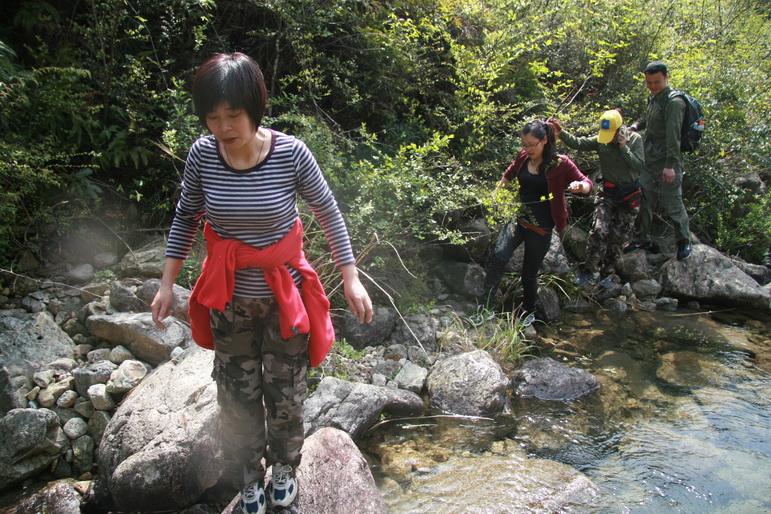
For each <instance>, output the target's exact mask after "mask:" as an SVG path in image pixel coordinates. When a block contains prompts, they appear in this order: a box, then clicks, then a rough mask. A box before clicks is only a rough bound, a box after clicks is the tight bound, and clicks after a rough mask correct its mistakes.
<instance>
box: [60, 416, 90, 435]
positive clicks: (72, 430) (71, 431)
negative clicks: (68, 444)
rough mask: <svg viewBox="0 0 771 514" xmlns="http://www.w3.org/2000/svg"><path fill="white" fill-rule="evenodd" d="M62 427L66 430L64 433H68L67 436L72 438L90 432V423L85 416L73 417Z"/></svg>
mask: <svg viewBox="0 0 771 514" xmlns="http://www.w3.org/2000/svg"><path fill="white" fill-rule="evenodd" d="M62 429H63V430H64V433H65V434H67V437H69V438H70V439H77V438H78V437H82V436H84V435H86V433H87V432H88V423H86V422H85V421H84V420H83V418H72V419H71V420H69V421H68V422H67V423H65V424H64V426H63V427H62Z"/></svg>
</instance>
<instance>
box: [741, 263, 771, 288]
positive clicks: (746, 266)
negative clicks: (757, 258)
mask: <svg viewBox="0 0 771 514" xmlns="http://www.w3.org/2000/svg"><path fill="white" fill-rule="evenodd" d="M731 261H732V262H733V263H734V264H735V265H736V267H737V268H739V269H740V270H742V271H743V272H745V273H746V274H747V275H749V276H750V277H752V279H753V280H754V281H755V282H757V283H758V284H760V285H761V286H764V285H766V284H768V283H771V268H769V267H767V266H763V265H762V264H752V263H749V262H744V261H742V260H739V259H731Z"/></svg>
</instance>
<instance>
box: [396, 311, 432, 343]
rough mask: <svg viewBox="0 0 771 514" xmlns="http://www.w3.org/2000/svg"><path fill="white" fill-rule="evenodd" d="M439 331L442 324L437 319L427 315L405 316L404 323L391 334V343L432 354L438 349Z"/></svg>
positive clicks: (398, 325)
mask: <svg viewBox="0 0 771 514" xmlns="http://www.w3.org/2000/svg"><path fill="white" fill-rule="evenodd" d="M439 329H440V323H439V320H437V319H436V318H434V317H432V316H427V315H425V314H412V315H409V316H405V317H404V321H403V322H401V321H400V322H399V323H398V324H397V325H396V328H395V329H394V331H393V333H392V334H391V342H392V343H393V344H403V345H404V346H416V347H418V348H421V349H423V350H425V351H426V352H432V351H434V349H435V347H436V340H437V334H438V331H439Z"/></svg>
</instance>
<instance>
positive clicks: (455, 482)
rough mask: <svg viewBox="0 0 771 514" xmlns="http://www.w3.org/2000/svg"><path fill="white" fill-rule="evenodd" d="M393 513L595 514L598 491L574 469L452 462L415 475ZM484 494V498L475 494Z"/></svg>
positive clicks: (492, 460) (516, 453)
mask: <svg viewBox="0 0 771 514" xmlns="http://www.w3.org/2000/svg"><path fill="white" fill-rule="evenodd" d="M411 488H412V489H415V490H420V491H421V494H420V496H419V497H418V498H416V497H415V496H414V495H409V494H405V495H403V496H402V498H401V499H399V500H397V501H395V502H393V503H391V504H390V505H389V507H390V508H391V512H476V513H483V512H484V513H493V512H494V513H504V512H510V513H511V512H517V513H519V512H543V513H546V512H593V511H594V510H596V508H593V507H594V505H593V500H594V499H595V498H596V496H597V495H598V494H599V488H598V487H597V485H596V484H595V483H594V482H592V480H591V479H590V478H589V477H587V476H586V475H584V474H583V473H581V472H580V471H577V470H576V469H575V468H573V467H572V466H568V465H567V464H562V463H559V462H555V461H551V460H546V459H533V458H528V457H527V455H526V454H525V452H524V451H521V450H513V451H512V452H511V454H510V455H483V456H481V455H470V456H463V457H460V456H452V457H450V458H449V460H448V461H447V462H444V463H442V465H441V466H438V467H437V468H436V469H434V470H432V472H430V473H415V474H414V476H413V478H412V483H411ZM480 491H486V494H479V492H480Z"/></svg>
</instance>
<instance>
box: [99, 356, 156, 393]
mask: <svg viewBox="0 0 771 514" xmlns="http://www.w3.org/2000/svg"><path fill="white" fill-rule="evenodd" d="M148 371H149V370H148V369H147V366H145V365H144V364H143V363H141V362H139V361H135V360H127V361H123V362H122V363H121V365H120V366H118V369H116V370H115V371H113V372H112V375H110V380H108V381H107V392H108V393H111V394H122V393H127V392H129V391H131V390H132V389H134V388H135V387H136V386H138V385H139V383H140V382H142V379H144V378H145V376H147V373H148Z"/></svg>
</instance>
